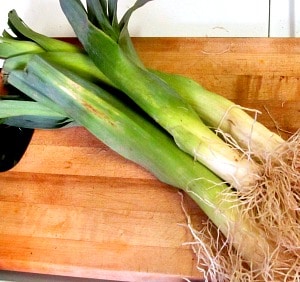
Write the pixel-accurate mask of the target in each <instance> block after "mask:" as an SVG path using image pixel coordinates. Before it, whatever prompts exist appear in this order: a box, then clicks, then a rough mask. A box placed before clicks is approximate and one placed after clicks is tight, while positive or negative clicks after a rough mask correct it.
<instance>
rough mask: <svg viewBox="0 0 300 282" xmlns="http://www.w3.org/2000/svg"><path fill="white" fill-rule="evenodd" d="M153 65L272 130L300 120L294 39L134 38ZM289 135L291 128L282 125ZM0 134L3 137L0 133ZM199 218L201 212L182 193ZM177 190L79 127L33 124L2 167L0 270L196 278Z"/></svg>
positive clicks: (299, 53)
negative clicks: (16, 155)
mask: <svg viewBox="0 0 300 282" xmlns="http://www.w3.org/2000/svg"><path fill="white" fill-rule="evenodd" d="M134 43H135V45H136V47H137V49H138V51H139V53H140V55H141V57H142V59H143V61H144V62H145V64H146V65H147V66H149V67H152V68H155V69H160V70H164V71H168V72H174V73H180V74H183V75H187V76H189V77H192V78H194V79H196V80H197V81H199V82H200V83H202V84H203V85H204V86H205V87H206V88H208V89H210V90H213V91H215V92H217V93H219V94H222V95H224V96H226V97H228V98H230V99H232V100H234V101H235V102H237V103H239V104H240V105H242V106H245V107H252V108H256V109H259V110H261V111H262V115H260V117H259V120H260V121H262V122H263V123H264V124H265V125H267V126H268V127H269V128H271V129H272V130H278V129H284V130H287V131H290V132H295V131H296V130H297V129H299V128H300V118H299V115H300V39H254V38H251V39H248V38H244V39H241V38H240V39H239V38H234V39H233V38H226V39H224V38H138V39H135V40H134ZM282 134H283V135H284V136H285V137H288V136H289V134H286V133H282ZM1 138H5V137H4V136H1ZM184 205H185V207H186V208H187V209H188V212H189V213H190V215H191V216H192V217H193V218H194V219H195V225H197V224H200V223H201V221H202V220H203V219H205V216H204V215H203V213H202V212H201V211H200V210H199V209H198V208H197V207H196V206H195V204H194V203H193V202H192V201H190V200H189V199H188V198H187V197H184ZM185 223H186V218H185V216H184V214H183V212H182V208H181V196H180V195H179V194H178V192H177V190H176V189H174V188H172V187H170V186H167V185H165V184H162V183H160V182H159V181H157V180H156V179H155V178H154V177H153V176H152V175H150V174H149V173H148V172H147V171H145V170H144V169H142V168H140V167H138V166H137V165H135V164H133V163H130V162H129V161H127V160H124V159H123V158H121V157H120V156H118V155H117V154H115V153H114V152H112V151H111V150H109V149H108V148H107V147H106V146H104V145H103V144H102V143H101V142H99V141H98V140H96V139H95V138H94V137H92V136H91V135H90V134H89V133H88V132H86V131H85V130H84V129H82V128H73V129H65V130H58V131H41V130H36V131H35V133H34V136H33V139H32V142H31V144H30V146H29V148H28V150H27V152H26V153H25V156H24V157H23V159H22V160H21V162H20V163H19V164H18V165H17V166H16V167H15V168H14V169H12V170H11V171H8V172H5V173H1V174H0V270H14V271H26V272H35V273H46V274H56V275H68V276H75V277H90V278H102V279H116V280H122V281H123V280H124V281H183V278H193V279H199V280H200V279H201V278H202V275H201V273H200V272H198V271H197V269H196V261H195V257H194V255H193V253H192V251H191V249H190V248H189V247H188V246H186V245H183V243H186V242H190V241H191V236H190V234H189V232H188V231H187V229H186V228H185V227H184V226H182V225H184V224H185Z"/></svg>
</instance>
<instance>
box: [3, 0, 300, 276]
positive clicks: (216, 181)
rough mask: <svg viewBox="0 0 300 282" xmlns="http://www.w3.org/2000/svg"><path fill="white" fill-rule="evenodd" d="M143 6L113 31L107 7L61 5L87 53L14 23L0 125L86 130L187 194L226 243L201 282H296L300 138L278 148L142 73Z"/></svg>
mask: <svg viewBox="0 0 300 282" xmlns="http://www.w3.org/2000/svg"><path fill="white" fill-rule="evenodd" d="M147 2H149V0H148V1H147V0H138V1H137V2H136V3H135V4H134V5H133V6H132V7H131V8H130V9H129V10H128V11H127V12H126V13H125V15H124V16H123V18H122V19H121V20H120V21H118V18H117V1H116V0H110V1H99V0H87V10H85V8H84V6H83V5H82V3H81V2H80V1H79V0H72V1H60V3H61V7H62V9H63V11H64V13H65V15H66V17H67V18H68V20H69V21H70V23H71V25H72V27H73V29H74V31H75V33H76V35H77V36H78V38H79V40H80V42H81V43H82V46H83V48H84V49H81V48H79V47H76V46H73V45H72V44H69V43H66V42H62V41H60V40H57V39H52V38H48V37H46V36H44V35H41V34H38V33H36V32H34V31H32V30H31V29H30V28H29V27H27V26H26V25H25V24H24V23H23V22H22V20H21V19H19V17H18V16H17V14H16V12H15V11H12V12H11V13H10V14H9V21H8V23H9V26H10V28H11V29H12V31H13V32H14V35H15V36H14V37H13V36H11V35H9V34H8V33H7V32H4V33H3V36H2V38H1V39H0V57H2V58H4V59H5V64H4V67H3V70H2V73H3V76H4V80H5V82H6V83H7V84H8V85H10V87H12V88H10V90H11V93H9V94H8V95H7V96H5V97H2V98H1V100H0V119H1V122H2V123H5V124H10V125H16V126H21V127H28V128H45V129H49V128H54V129H55V128H61V127H67V126H84V127H86V128H87V129H88V130H89V131H90V132H91V133H92V134H94V135H95V136H96V137H97V138H99V139H100V140H101V141H103V142H104V143H106V144H107V145H108V146H109V147H111V148H112V149H113V150H115V151H116V152H118V153H119V154H120V155H122V156H124V157H125V158H128V159H130V160H132V161H134V162H136V163H138V164H140V165H141V166H143V167H145V168H146V169H148V170H149V171H151V172H152V173H153V174H154V175H155V176H156V177H157V178H158V179H160V180H161V181H163V182H165V183H168V184H170V185H173V186H175V187H177V188H179V189H182V190H183V191H185V192H186V193H187V194H188V195H190V196H191V197H192V198H193V199H194V200H195V201H196V202H197V203H198V205H199V206H200V208H201V209H203V211H204V212H205V213H206V214H207V215H208V217H209V218H210V220H211V221H212V222H213V223H214V225H215V226H216V227H217V230H218V232H221V233H222V236H223V238H224V239H223V243H222V244H221V245H218V244H219V243H216V244H212V243H213V241H211V242H210V244H212V246H207V248H208V249H209V248H210V247H211V248H210V250H209V251H208V250H207V249H206V254H207V255H208V270H207V271H208V274H207V276H208V277H209V278H210V279H215V280H216V281H221V280H223V279H224V280H237V279H238V280H243V279H244V280H246V279H247V278H249V277H251V279H252V280H251V281H261V279H263V280H272V281H275V280H276V279H279V280H283V279H287V280H288V279H292V278H293V279H296V278H297V277H298V275H299V271H300V270H299V268H300V261H299V252H298V249H299V246H300V240H299V235H300V234H299V227H298V226H299V220H298V218H299V214H298V212H299V196H300V195H299V192H298V190H299V189H298V188H299V185H300V184H299V179H300V176H299V173H300V172H299V167H300V164H299V163H300V161H299V147H300V145H299V144H300V141H299V139H300V138H299V135H295V136H294V137H293V138H292V139H291V140H290V142H286V141H284V140H283V139H281V138H280V137H279V136H278V135H276V134H274V133H272V132H270V131H269V130H268V129H266V128H265V127H264V126H263V125H261V124H259V123H258V122H256V121H255V120H253V119H252V118H250V116H249V115H248V114H246V113H245V112H244V111H243V110H242V109H241V108H240V107H238V106H237V105H234V104H233V103H232V102H230V101H228V100H226V99H224V98H223V97H220V96H218V95H216V94H214V93H211V92H209V91H207V90H205V89H204V88H203V87H201V86H200V85H199V84H197V83H196V82H194V81H192V80H190V79H188V78H185V77H181V76H178V75H170V74H166V73H162V72H158V71H154V70H148V69H147V68H146V67H145V66H144V65H143V63H142V61H141V60H140V59H139V57H138V55H137V53H136V52H135V49H134V46H133V44H132V42H131V38H130V36H129V32H128V22H129V19H130V17H131V14H132V13H133V12H134V11H135V10H136V9H138V8H140V7H141V6H143V5H144V4H146V3H147ZM12 107H13V110H12ZM210 107H213V108H214V109H215V110H214V111H213V115H212V111H210V110H209V111H207V109H210ZM211 128H215V129H216V130H215V131H214V130H211ZM216 133H219V134H216ZM220 133H222V134H221V135H220ZM266 144H268V148H266V147H265V145H266ZM270 144H272V145H270ZM196 160H197V161H196ZM270 166H272V167H274V166H275V167H276V171H277V173H274V175H275V176H274V175H271V174H272V173H270V171H271V170H270ZM267 169H269V171H267ZM283 172H284V173H283ZM282 175H284V176H283V177H282ZM286 176H288V178H287V177H286ZM272 197H275V200H274V199H273V198H272ZM270 207H271V210H270ZM270 232H272V233H270ZM196 237H197V239H198V240H201V238H200V235H199V234H198V235H197V236H196ZM245 242H247V243H245ZM200 245H202V244H200ZM214 245H216V246H217V247H215V246H214ZM224 250H225V257H226V256H227V259H225V257H224ZM212 257H213V258H212Z"/></svg>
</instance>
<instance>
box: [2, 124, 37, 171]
mask: <svg viewBox="0 0 300 282" xmlns="http://www.w3.org/2000/svg"><path fill="white" fill-rule="evenodd" d="M33 131H34V130H33V129H27V128H20V127H13V126H8V125H3V124H2V125H0V172H4V171H7V170H10V169H11V168H13V167H14V166H15V165H16V164H17V163H18V162H19V161H20V160H21V158H22V156H23V154H24V153H25V151H26V149H27V147H28V145H29V143H30V140H31V137H32V134H33Z"/></svg>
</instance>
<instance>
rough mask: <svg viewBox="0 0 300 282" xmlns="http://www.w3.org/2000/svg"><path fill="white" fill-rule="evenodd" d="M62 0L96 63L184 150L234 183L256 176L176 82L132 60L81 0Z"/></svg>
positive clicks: (249, 164)
mask: <svg viewBox="0 0 300 282" xmlns="http://www.w3.org/2000/svg"><path fill="white" fill-rule="evenodd" d="M93 2H98V1H88V2H87V4H88V7H89V6H92V3H93ZM146 2H148V1H137V2H136V4H135V5H134V6H133V8H132V9H130V10H128V12H127V13H126V14H125V15H124V17H125V19H127V18H128V17H130V15H131V13H132V12H133V11H134V10H135V8H138V7H140V6H141V5H143V4H145V3H146ZM60 3H61V7H62V9H63V11H64V12H65V14H66V17H67V18H68V19H69V22H70V24H71V25H72V27H73V29H74V31H75V33H76V35H77V36H78V38H79V40H80V41H81V43H82V45H83V46H84V48H85V50H86V51H87V52H88V54H89V57H90V58H91V59H92V60H93V62H94V63H95V65H96V66H97V67H98V68H99V69H100V71H101V72H103V73H104V74H105V75H106V76H107V77H108V79H109V80H111V81H113V83H114V84H115V85H116V86H117V87H118V88H119V89H121V90H122V91H123V92H124V93H126V94H127V95H128V96H129V97H130V98H131V99H132V100H134V102H135V103H136V104H137V105H138V106H139V107H141V108H142V109H143V110H144V111H145V112H147V113H148V114H149V115H150V116H151V117H152V118H153V119H154V120H155V121H156V122H157V123H158V124H160V125H161V126H162V127H163V128H165V129H166V130H167V131H168V132H169V133H170V134H171V135H172V136H173V138H174V140H175V142H176V144H177V145H178V146H179V147H180V148H181V149H182V150H184V151H185V152H187V153H189V154H190V155H191V156H193V157H194V158H195V159H197V160H199V161H200V162H202V163H203V164H204V165H205V166H207V167H208V168H210V169H211V170H212V171H214V172H215V173H216V174H218V175H219V176H220V177H221V178H222V179H224V180H225V181H227V182H228V183H230V184H232V185H233V186H234V187H241V186H242V185H243V184H244V183H248V182H252V181H253V180H252V179H251V178H249V175H252V174H257V173H258V172H257V169H256V166H255V164H253V163H250V162H248V161H247V160H244V159H243V157H242V155H241V154H239V153H238V152H237V151H236V150H233V149H231V148H230V147H229V146H227V145H226V144H225V143H224V142H223V141H222V140H221V139H220V138H219V137H218V136H216V135H215V134H214V133H213V132H211V130H210V129H209V128H207V126H206V125H205V124H204V123H203V122H202V121H201V119H200V118H199V117H198V115H197V113H196V112H195V111H194V110H193V109H192V107H191V106H190V105H189V104H188V103H186V102H185V101H183V99H181V98H180V96H179V95H178V93H177V92H176V91H174V89H173V88H172V87H170V86H169V85H168V84H167V83H165V82H164V81H163V80H162V79H160V78H159V77H158V76H156V75H155V74H153V73H152V72H150V71H148V70H146V69H145V68H142V67H140V66H139V65H138V64H136V63H135V62H132V60H130V58H128V56H127V54H126V53H125V52H123V50H122V48H120V46H119V45H118V42H117V41H115V40H116V39H115V38H114V37H110V36H109V34H106V33H105V30H101V29H100V28H97V27H96V26H95V25H93V24H92V22H91V21H90V20H89V18H88V14H87V12H86V11H85V8H84V7H83V5H82V3H81V2H80V1H77V0H74V1H60ZM90 10H92V8H91V9H90ZM101 14H103V13H101ZM92 18H93V19H94V18H95V16H93V17H92ZM99 18H101V17H100V16H99V17H98V20H99ZM123 19H124V18H123ZM124 21H125V20H121V21H120V35H122V26H124V27H125V26H126V25H125V23H124ZM100 27H101V26H100ZM133 78H134V83H133V82H132V79H133Z"/></svg>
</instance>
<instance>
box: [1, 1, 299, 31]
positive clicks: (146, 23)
mask: <svg viewBox="0 0 300 282" xmlns="http://www.w3.org/2000/svg"><path fill="white" fill-rule="evenodd" d="M65 1H70V0H65ZM1 2H2V3H1V8H0V31H2V30H3V29H4V28H6V20H7V13H8V11H9V10H11V9H16V10H17V12H18V14H19V15H20V17H21V18H23V20H24V21H25V22H26V23H27V24H28V25H29V26H30V27H32V28H33V29H35V30H36V31H39V32H41V33H44V34H46V35H49V36H73V35H74V34H73V32H72V30H71V28H70V26H69V24H68V23H67V21H66V20H65V18H64V15H63V14H62V12H61V10H60V7H59V1H58V0H8V1H6V0H1ZM133 2H135V0H120V1H119V14H120V15H121V14H122V13H123V12H124V11H125V10H126V9H127V8H128V7H129V6H130V5H132V3H133ZM270 2H271V8H270V11H271V13H270V14H271V17H270V19H269V3H270ZM299 2H300V0H271V1H269V0H154V1H151V2H149V3H148V4H146V6H144V7H143V8H141V9H140V10H139V11H137V12H136V13H135V14H134V17H133V18H132V21H131V24H130V31H131V35H132V36H166V37H168V36H169V37H171V36H179V37H180V36H183V37H184V36H201V37H202V36H208V37H214V36H217V37H231V36H233V37H267V36H268V35H271V36H273V37H277V36H280V37H282V36H299V35H300V30H299V27H300V3H299ZM296 6H297V7H296ZM297 11H299V12H297ZM269 27H270V28H269Z"/></svg>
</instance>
